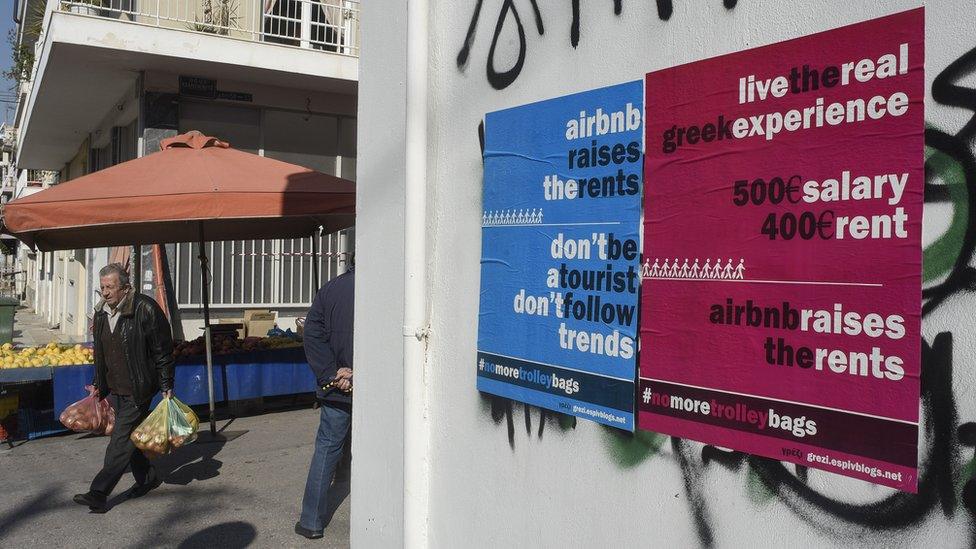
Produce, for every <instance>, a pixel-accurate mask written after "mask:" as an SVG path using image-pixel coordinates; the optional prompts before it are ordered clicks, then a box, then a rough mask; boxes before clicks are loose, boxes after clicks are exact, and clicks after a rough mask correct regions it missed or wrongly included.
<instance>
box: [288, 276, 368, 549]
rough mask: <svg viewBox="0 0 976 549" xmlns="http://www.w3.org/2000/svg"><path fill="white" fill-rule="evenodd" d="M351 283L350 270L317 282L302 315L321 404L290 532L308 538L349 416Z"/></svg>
mask: <svg viewBox="0 0 976 549" xmlns="http://www.w3.org/2000/svg"><path fill="white" fill-rule="evenodd" d="M354 281H355V273H354V268H350V269H349V271H347V272H346V273H344V274H342V275H340V276H338V277H336V278H335V279H334V280H331V281H329V282H328V283H326V284H325V285H324V286H322V289H320V290H319V292H318V294H316V296H315V301H314V302H312V308H311V309H310V310H309V311H308V315H307V317H306V318H305V333H304V338H303V339H304V343H305V357H306V358H307V359H308V365H309V366H310V367H311V368H312V373H313V374H314V375H315V380H316V387H317V389H316V396H317V397H318V400H319V403H320V404H321V405H322V406H321V412H320V419H319V429H318V433H317V434H316V436H315V451H314V453H313V454H312V463H311V465H310V466H309V470H308V480H307V481H306V482H305V496H304V497H303V498H302V515H301V517H300V518H299V520H298V522H297V523H296V524H295V533H297V534H299V535H301V536H304V537H306V538H309V539H315V538H321V537H322V534H323V530H324V529H325V519H326V512H327V507H328V499H329V498H328V495H329V486H330V485H331V484H332V476H333V473H334V472H335V469H336V464H337V463H338V462H339V458H340V457H342V446H343V442H344V441H345V439H346V435H347V434H348V433H349V423H350V420H351V419H352V393H351V392H352V322H353V289H354V286H355V283H354Z"/></svg>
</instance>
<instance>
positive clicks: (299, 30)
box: [59, 0, 359, 56]
mask: <svg viewBox="0 0 976 549" xmlns="http://www.w3.org/2000/svg"><path fill="white" fill-rule="evenodd" d="M59 9H60V10H61V11H65V12H70V13H78V14H81V15H94V16H98V17H107V18H111V19H118V20H121V21H130V22H133V23H139V24H144V25H150V26H155V27H165V28H175V29H183V30H188V31H194V32H201V33H207V34H214V35H218V36H227V37H231V38H239V39H245V40H253V41H256V42H274V43H277V44H285V45H290V46H298V47H302V48H307V49H317V50H322V51H329V52H333V53H339V54H343V55H350V56H358V55H359V2H358V1H356V0H144V1H143V0H68V1H62V2H61V3H60V4H59Z"/></svg>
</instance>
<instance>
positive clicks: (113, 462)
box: [91, 394, 156, 497]
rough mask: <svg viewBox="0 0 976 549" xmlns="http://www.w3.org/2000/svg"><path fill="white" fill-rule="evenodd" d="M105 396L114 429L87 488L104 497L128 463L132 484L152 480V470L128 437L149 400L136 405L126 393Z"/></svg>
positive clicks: (146, 482)
mask: <svg viewBox="0 0 976 549" xmlns="http://www.w3.org/2000/svg"><path fill="white" fill-rule="evenodd" d="M108 398H109V399H111V400H110V402H111V403H112V407H113V408H115V430H114V431H112V438H111V439H110V440H109V441H108V448H105V464H104V465H103V466H102V470H101V471H99V472H98V474H97V475H95V480H93V481H92V483H91V491H92V492H94V493H96V494H98V495H100V496H105V497H108V495H109V494H111V493H112V490H113V489H114V488H115V485H116V484H118V483H119V479H121V478H122V475H123V474H125V470H126V468H127V467H129V466H131V467H132V476H133V477H135V479H136V484H148V483H151V482H155V481H156V469H155V468H153V466H152V464H150V463H149V460H148V459H147V458H146V456H144V455H143V454H142V452H141V451H140V450H138V449H137V448H136V447H135V445H134V444H132V440H130V439H129V435H131V434H132V431H133V430H135V428H136V427H138V426H139V424H140V423H142V420H144V419H146V416H148V415H149V412H150V410H149V402H145V403H141V404H137V403H136V402H133V400H132V397H131V396H127V395H115V394H111V395H109V396H108Z"/></svg>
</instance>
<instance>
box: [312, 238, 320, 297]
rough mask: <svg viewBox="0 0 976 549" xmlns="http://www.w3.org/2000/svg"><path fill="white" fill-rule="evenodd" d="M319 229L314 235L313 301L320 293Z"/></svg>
mask: <svg viewBox="0 0 976 549" xmlns="http://www.w3.org/2000/svg"><path fill="white" fill-rule="evenodd" d="M319 233H320V231H319V229H315V232H313V233H312V280H314V281H315V288H314V289H313V290H312V299H313V300H314V299H315V294H316V293H318V291H319Z"/></svg>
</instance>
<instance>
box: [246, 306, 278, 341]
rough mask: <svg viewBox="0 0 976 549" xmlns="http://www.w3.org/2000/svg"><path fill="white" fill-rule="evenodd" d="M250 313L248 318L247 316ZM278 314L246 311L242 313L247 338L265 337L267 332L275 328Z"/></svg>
mask: <svg viewBox="0 0 976 549" xmlns="http://www.w3.org/2000/svg"><path fill="white" fill-rule="evenodd" d="M248 312H250V313H251V314H250V316H248V314H247V313H248ZM277 319H278V313H275V312H256V311H247V312H245V313H244V325H245V328H246V329H247V330H246V333H247V337H267V335H268V330H271V329H272V328H274V327H275V325H276V323H277V322H276V321H277Z"/></svg>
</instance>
